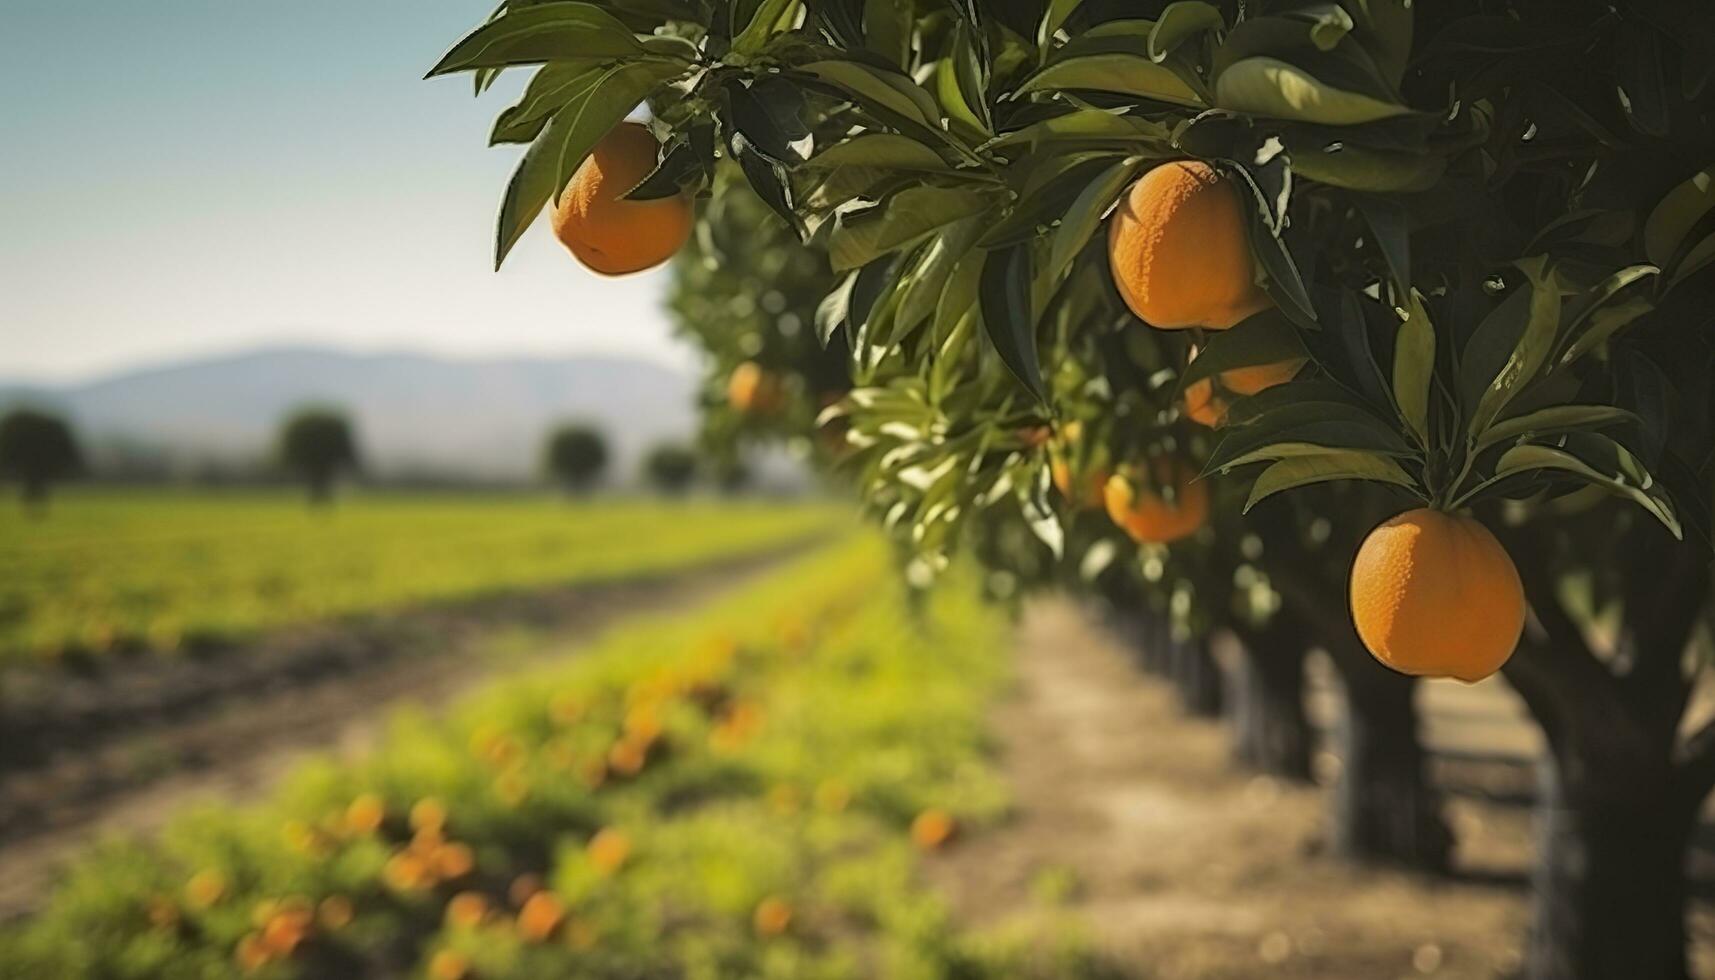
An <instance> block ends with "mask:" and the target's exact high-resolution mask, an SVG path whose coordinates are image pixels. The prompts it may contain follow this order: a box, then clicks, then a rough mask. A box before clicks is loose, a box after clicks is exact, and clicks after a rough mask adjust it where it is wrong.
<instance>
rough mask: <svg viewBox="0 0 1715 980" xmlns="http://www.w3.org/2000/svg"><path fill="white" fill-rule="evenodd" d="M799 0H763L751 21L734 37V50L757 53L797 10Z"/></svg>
mask: <svg viewBox="0 0 1715 980" xmlns="http://www.w3.org/2000/svg"><path fill="white" fill-rule="evenodd" d="M798 4H799V0H762V2H761V3H759V4H757V6H756V12H755V13H754V14H752V15H751V17H750V23H748V24H746V25H745V26H744V30H742V31H740V32H739V33H738V34H737V35H736V36H734V37H733V39H732V50H734V51H736V52H738V53H740V54H755V53H756V52H758V51H761V50H762V48H763V46H764V45H765V44H767V43H768V39H769V38H771V37H773V36H774V34H775V33H776V32H777V31H778V30H779V29H780V25H781V23H782V22H783V21H785V20H786V18H787V15H788V14H789V13H794V12H796V10H797V8H798Z"/></svg>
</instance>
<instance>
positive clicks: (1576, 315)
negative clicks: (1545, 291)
mask: <svg viewBox="0 0 1715 980" xmlns="http://www.w3.org/2000/svg"><path fill="white" fill-rule="evenodd" d="M1660 274H1661V270H1660V269H1658V268H1656V267H1655V266H1653V265H1633V266H1627V267H1626V268H1624V269H1621V270H1619V271H1618V272H1616V273H1614V274H1613V275H1611V276H1609V277H1608V278H1607V279H1605V280H1603V281H1602V282H1601V283H1600V284H1599V285H1597V286H1596V287H1595V288H1594V289H1592V290H1590V292H1589V293H1588V297H1589V298H1588V299H1586V300H1585V301H1584V303H1583V304H1582V305H1581V306H1579V308H1578V309H1577V310H1575V311H1573V313H1572V314H1571V315H1570V316H1569V317H1568V318H1567V323H1566V326H1565V328H1564V329H1563V331H1562V337H1561V339H1560V343H1562V344H1565V345H1566V353H1564V354H1562V355H1561V357H1560V362H1559V363H1561V364H1570V363H1571V362H1573V361H1575V360H1577V359H1578V358H1580V357H1582V356H1584V355H1585V354H1586V353H1588V352H1589V351H1590V350H1592V349H1593V348H1595V347H1596V345H1598V344H1600V343H1602V342H1603V341H1605V340H1607V339H1608V338H1609V337H1612V336H1613V335H1614V333H1615V332H1616V331H1618V330H1619V329H1620V328H1622V327H1624V326H1626V325H1627V324H1629V323H1631V322H1632V321H1633V320H1636V319H1637V318H1638V317H1640V316H1643V315H1644V314H1645V313H1648V312H1650V311H1651V310H1653V309H1655V302H1654V300H1652V299H1651V298H1650V297H1649V296H1632V297H1629V298H1628V299H1626V300H1624V301H1622V302H1619V303H1615V302H1613V300H1614V297H1616V296H1618V295H1619V294H1620V293H1622V292H1625V291H1626V290H1628V289H1630V288H1631V287H1632V286H1635V285H1637V284H1638V283H1641V282H1645V281H1648V280H1653V279H1656V278H1657V277H1658V276H1659V275H1660Z"/></svg>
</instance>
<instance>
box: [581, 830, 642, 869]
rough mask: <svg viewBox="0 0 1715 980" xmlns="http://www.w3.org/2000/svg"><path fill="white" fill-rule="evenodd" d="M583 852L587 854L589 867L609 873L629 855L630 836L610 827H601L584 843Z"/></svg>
mask: <svg viewBox="0 0 1715 980" xmlns="http://www.w3.org/2000/svg"><path fill="white" fill-rule="evenodd" d="M585 853H586V854H588V855H589V859H590V866H591V867H593V868H595V869H596V871H598V872H600V873H601V874H604V875H610V874H613V873H614V872H616V871H618V870H619V869H620V867H621V866H623V865H624V864H625V861H626V859H627V858H629V857H630V856H631V838H629V837H627V836H625V834H624V833H623V832H621V831H618V830H614V829H613V828H612V827H603V828H602V829H600V830H598V831H596V832H595V836H594V837H591V838H590V842H589V844H587V845H585Z"/></svg>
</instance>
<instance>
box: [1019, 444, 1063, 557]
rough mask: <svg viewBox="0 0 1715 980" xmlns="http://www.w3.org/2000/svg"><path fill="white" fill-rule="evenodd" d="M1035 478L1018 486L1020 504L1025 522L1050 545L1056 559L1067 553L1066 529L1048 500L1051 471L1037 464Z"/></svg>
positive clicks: (1040, 539) (1042, 540) (1049, 547)
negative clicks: (1061, 524)
mask: <svg viewBox="0 0 1715 980" xmlns="http://www.w3.org/2000/svg"><path fill="white" fill-rule="evenodd" d="M1034 470H1035V479H1034V480H1032V481H1030V482H1029V483H1023V482H1021V483H1020V485H1019V488H1018V506H1019V510H1020V511H1021V512H1022V513H1023V514H1024V520H1025V523H1027V524H1029V525H1030V530H1031V532H1032V533H1034V534H1035V535H1036V538H1037V540H1039V541H1041V542H1042V543H1043V544H1045V545H1047V546H1048V550H1049V551H1050V552H1052V553H1053V555H1054V557H1055V558H1056V559H1059V558H1061V557H1064V555H1065V553H1066V531H1065V529H1064V528H1062V527H1061V526H1060V518H1059V515H1057V514H1056V513H1055V511H1054V507H1053V505H1052V504H1050V503H1049V502H1048V488H1049V473H1048V468H1047V467H1045V466H1035V467H1034Z"/></svg>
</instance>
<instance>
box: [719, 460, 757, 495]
mask: <svg viewBox="0 0 1715 980" xmlns="http://www.w3.org/2000/svg"><path fill="white" fill-rule="evenodd" d="M751 476H752V474H751V472H750V464H748V463H746V462H745V461H744V460H743V459H740V458H739V457H737V456H724V457H721V458H719V459H718V460H717V461H716V462H715V464H714V480H715V486H717V487H719V488H720V491H721V493H725V494H739V493H743V492H744V491H745V490H747V489H749V488H750V482H751Z"/></svg>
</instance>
